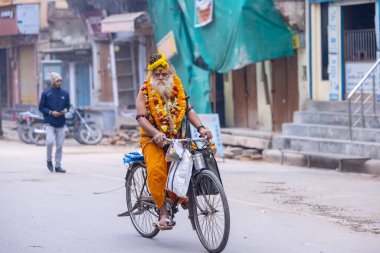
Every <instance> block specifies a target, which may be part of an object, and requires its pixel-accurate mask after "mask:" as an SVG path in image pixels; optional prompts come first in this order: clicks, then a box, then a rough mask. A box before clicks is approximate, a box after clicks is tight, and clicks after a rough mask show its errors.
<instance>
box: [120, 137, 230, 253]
mask: <svg viewBox="0 0 380 253" xmlns="http://www.w3.org/2000/svg"><path fill="white" fill-rule="evenodd" d="M166 140H168V141H169V142H172V141H173V140H172V139H166ZM176 141H181V142H183V146H184V148H186V149H187V150H189V151H190V153H191V154H192V155H193V161H194V164H193V168H192V174H191V179H190V184H189V189H188V194H187V196H188V198H187V201H188V202H187V204H188V212H189V216H188V218H189V219H190V222H191V224H192V228H193V230H196V232H197V235H198V237H199V239H200V241H201V243H202V245H203V246H204V247H205V248H206V249H207V250H208V251H209V252H212V253H217V252H221V251H223V249H224V248H225V247H226V245H227V241H228V237H229V232H230V212H229V207H228V202H227V197H226V194H225V192H224V189H223V186H222V182H221V180H220V175H219V170H218V167H217V163H216V161H215V158H214V155H213V153H212V150H211V148H210V147H209V146H207V145H206V143H207V142H208V140H207V139H206V138H194V139H191V138H188V139H180V140H176ZM195 142H198V143H199V142H201V143H204V145H203V146H202V148H198V147H196V145H194V144H195ZM128 155H129V156H128ZM126 156H128V157H129V158H128V159H124V163H125V164H127V165H128V171H127V174H126V177H125V180H126V183H125V187H126V200H127V207H128V211H127V212H126V213H124V214H122V215H120V216H130V218H131V221H132V224H133V226H134V227H135V229H136V230H137V232H138V233H140V234H141V235H142V236H143V237H147V238H153V237H154V236H156V235H157V234H158V233H159V232H160V230H159V228H157V227H154V226H153V225H152V223H153V222H154V221H157V219H158V217H159V209H158V207H157V206H156V205H155V203H154V201H153V198H152V196H151V194H150V192H149V189H148V187H147V171H146V166H145V163H144V157H143V156H142V155H141V154H139V153H137V152H132V153H129V154H127V155H126ZM202 158H203V162H202ZM177 201H178V199H177V200H176V201H172V200H171V199H170V198H168V197H167V208H168V211H169V215H170V218H171V220H172V221H174V215H175V213H177V212H178V206H177ZM174 224H175V222H174Z"/></svg>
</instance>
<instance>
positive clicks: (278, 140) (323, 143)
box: [272, 135, 380, 159]
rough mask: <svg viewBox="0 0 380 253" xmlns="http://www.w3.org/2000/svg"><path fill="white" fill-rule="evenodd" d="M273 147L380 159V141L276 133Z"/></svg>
mask: <svg viewBox="0 0 380 253" xmlns="http://www.w3.org/2000/svg"><path fill="white" fill-rule="evenodd" d="M272 145H273V149H279V150H294V151H302V152H315V153H332V154H344V155H354V156H363V157H369V158H371V159H380V143H375V142H360V141H353V142H351V141H349V140H336V139H324V138H315V137H304V136H294V135H293V136H292V135H274V136H273V140H272Z"/></svg>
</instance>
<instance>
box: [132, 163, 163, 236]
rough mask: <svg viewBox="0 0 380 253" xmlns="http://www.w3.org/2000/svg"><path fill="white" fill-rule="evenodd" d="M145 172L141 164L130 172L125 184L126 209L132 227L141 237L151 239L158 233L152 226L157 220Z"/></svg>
mask: <svg viewBox="0 0 380 253" xmlns="http://www.w3.org/2000/svg"><path fill="white" fill-rule="evenodd" d="M146 176H147V172H146V168H145V166H143V165H142V164H140V165H136V166H134V167H133V168H132V170H131V171H130V173H129V175H128V177H127V182H126V185H125V187H126V193H127V207H128V213H129V216H130V218H131V221H132V224H133V226H134V227H135V228H136V230H137V232H139V233H140V234H141V235H142V236H144V237H148V238H152V237H154V236H156V235H157V234H158V232H159V231H160V230H159V229H158V228H156V227H154V226H153V222H154V221H156V220H157V219H158V214H157V211H156V208H155V204H154V202H153V199H152V197H151V195H150V192H149V189H148V185H147V179H146Z"/></svg>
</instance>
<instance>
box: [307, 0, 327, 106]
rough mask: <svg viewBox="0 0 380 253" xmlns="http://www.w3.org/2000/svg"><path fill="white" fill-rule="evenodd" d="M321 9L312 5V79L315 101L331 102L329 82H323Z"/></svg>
mask: <svg viewBox="0 0 380 253" xmlns="http://www.w3.org/2000/svg"><path fill="white" fill-rule="evenodd" d="M320 12H321V8H320V5H319V4H313V5H312V10H311V13H312V19H311V20H312V24H311V26H312V28H311V29H312V35H311V36H312V79H313V100H329V82H328V81H323V80H322V57H321V55H322V52H321V14H320Z"/></svg>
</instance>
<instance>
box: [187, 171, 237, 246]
mask: <svg viewBox="0 0 380 253" xmlns="http://www.w3.org/2000/svg"><path fill="white" fill-rule="evenodd" d="M192 187H193V196H192V198H193V201H192V203H193V204H192V207H191V208H192V209H193V214H194V223H195V229H196V231H197V234H198V237H199V239H200V241H201V243H202V244H203V246H204V247H205V248H206V249H207V250H208V251H209V252H212V253H216V252H221V251H222V250H223V249H224V248H225V247H226V245H227V241H228V237H229V234H230V211H229V207H228V202H227V197H226V194H225V192H224V189H223V186H222V184H221V183H220V181H219V179H218V178H217V177H216V176H215V174H213V173H212V172H210V171H207V170H203V171H201V172H199V173H198V174H197V175H196V176H195V178H194V183H193V184H192Z"/></svg>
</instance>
